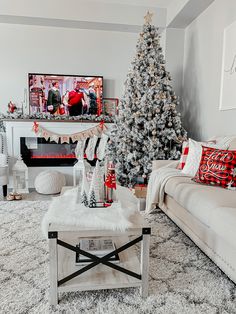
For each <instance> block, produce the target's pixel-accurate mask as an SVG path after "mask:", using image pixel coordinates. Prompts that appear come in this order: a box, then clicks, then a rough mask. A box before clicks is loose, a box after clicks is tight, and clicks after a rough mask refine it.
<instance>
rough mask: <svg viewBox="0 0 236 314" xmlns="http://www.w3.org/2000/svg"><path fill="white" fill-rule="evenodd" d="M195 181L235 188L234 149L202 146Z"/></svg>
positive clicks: (235, 165)
mask: <svg viewBox="0 0 236 314" xmlns="http://www.w3.org/2000/svg"><path fill="white" fill-rule="evenodd" d="M193 180H194V181H195V182H198V183H203V184H208V185H216V186H221V187H223V188H228V189H230V190H236V150H221V149H215V148H210V147H205V146H203V147H202V158H201V162H200V166H199V168H198V171H197V173H196V175H195V177H194V178H193Z"/></svg>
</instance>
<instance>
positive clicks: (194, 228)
mask: <svg viewBox="0 0 236 314" xmlns="http://www.w3.org/2000/svg"><path fill="white" fill-rule="evenodd" d="M229 149H235V150H236V139H234V140H233V141H232V142H231V144H230V147H229ZM170 163H171V164H172V165H171V166H172V167H173V161H170V160H160V161H154V162H153V170H154V169H158V168H160V167H163V166H168V164H170ZM177 163H178V162H176V165H177ZM161 209H162V210H163V211H164V212H165V213H166V215H167V216H168V217H170V218H171V219H172V220H173V221H174V222H175V223H176V224H177V225H178V226H179V227H180V228H181V229H182V230H183V231H184V232H185V233H186V234H187V235H188V236H189V237H190V238H191V239H192V241H193V242H194V243H195V244H196V245H197V246H198V247H199V248H200V249H201V250H202V251H203V252H204V253H205V254H206V255H208V256H209V257H210V259H211V260H212V261H214V262H215V263H216V264H217V265H218V266H219V268H221V270H222V271H223V272H224V273H225V274H226V275H227V276H228V277H229V278H230V279H231V280H232V281H234V282H235V283H236V191H230V190H227V189H223V188H220V187H213V186H207V185H202V184H197V183H195V182H193V181H192V180H191V178H189V177H172V178H170V179H169V180H168V182H167V183H166V185H165V197H164V204H163V205H162V206H161Z"/></svg>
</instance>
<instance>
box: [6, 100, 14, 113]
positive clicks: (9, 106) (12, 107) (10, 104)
mask: <svg viewBox="0 0 236 314" xmlns="http://www.w3.org/2000/svg"><path fill="white" fill-rule="evenodd" d="M8 110H9V112H10V113H13V112H14V111H15V110H16V105H15V104H13V102H11V101H10V102H9V104H8Z"/></svg>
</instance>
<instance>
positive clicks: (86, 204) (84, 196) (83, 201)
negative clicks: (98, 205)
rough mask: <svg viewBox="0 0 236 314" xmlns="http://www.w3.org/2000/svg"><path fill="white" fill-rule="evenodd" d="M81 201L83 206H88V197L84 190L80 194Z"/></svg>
mask: <svg viewBox="0 0 236 314" xmlns="http://www.w3.org/2000/svg"><path fill="white" fill-rule="evenodd" d="M81 203H82V204H84V206H86V207H88V198H87V195H86V192H85V191H83V193H82V195H81Z"/></svg>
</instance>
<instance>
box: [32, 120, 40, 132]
mask: <svg viewBox="0 0 236 314" xmlns="http://www.w3.org/2000/svg"><path fill="white" fill-rule="evenodd" d="M33 131H34V133H35V134H37V133H38V131H39V124H38V122H36V121H34V125H33Z"/></svg>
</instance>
